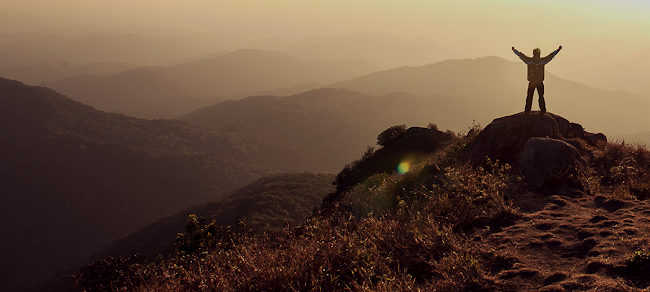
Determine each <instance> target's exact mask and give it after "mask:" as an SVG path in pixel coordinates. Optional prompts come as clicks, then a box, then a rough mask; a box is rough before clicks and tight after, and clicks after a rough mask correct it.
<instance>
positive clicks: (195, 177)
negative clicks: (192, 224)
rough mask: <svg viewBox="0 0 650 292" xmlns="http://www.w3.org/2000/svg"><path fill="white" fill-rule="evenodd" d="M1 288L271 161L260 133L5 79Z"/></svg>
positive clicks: (249, 177) (218, 190) (219, 192)
mask: <svg viewBox="0 0 650 292" xmlns="http://www.w3.org/2000/svg"><path fill="white" fill-rule="evenodd" d="M0 137H2V138H1V140H0V161H1V163H0V195H1V196H2V201H3V202H2V204H0V216H2V219H1V220H0V233H2V234H3V239H2V241H0V270H2V271H3V272H2V273H1V276H0V287H2V288H0V290H5V291H17V290H19V289H20V288H24V287H25V286H28V285H30V284H33V283H34V282H36V281H37V280H40V279H42V278H44V277H46V275H48V274H55V273H57V272H60V271H61V270H63V269H66V268H72V267H74V265H75V264H79V262H78V261H79V260H81V259H82V258H84V257H86V256H88V255H89V254H90V253H92V252H93V251H95V250H97V249H98V248H100V247H102V246H104V245H106V244H108V243H109V242H110V241H111V240H114V239H116V238H117V237H119V236H121V235H122V234H124V233H127V232H130V231H134V230H136V229H137V228H139V227H142V226H144V225H145V224H147V223H150V222H152V221H153V220H155V219H158V218H160V217H162V216H165V215H168V214H171V213H174V212H177V211H180V210H182V209H184V208H187V207H189V206H191V205H194V204H198V203H201V202H205V201H207V200H214V199H218V198H222V197H223V196H225V194H226V192H228V191H231V190H234V189H236V188H237V187H241V186H243V185H245V184H247V183H249V182H251V181H253V180H255V179H257V178H259V177H261V176H262V175H264V174H266V173H268V172H269V171H270V169H268V168H264V167H260V166H258V165H257V164H254V163H252V162H250V161H251V158H250V157H249V156H248V154H247V153H246V152H245V149H246V146H245V145H249V146H255V147H257V146H260V148H264V147H263V146H261V145H259V144H258V143H257V142H258V140H256V139H255V138H250V137H244V136H241V135H240V136H235V135H225V134H220V133H218V132H216V131H214V130H210V129H207V128H205V127H201V126H195V125H191V124H189V123H185V122H181V121H174V120H142V119H136V118H130V117H126V116H123V115H117V114H108V113H104V112H101V111H97V110H95V109H93V108H91V107H89V106H86V105H83V104H81V103H78V102H75V101H72V100H70V99H68V98H66V97H64V96H62V95H60V94H58V93H56V92H54V91H52V90H49V89H47V88H42V87H30V86H26V85H24V84H22V83H19V82H16V81H11V80H6V79H0Z"/></svg>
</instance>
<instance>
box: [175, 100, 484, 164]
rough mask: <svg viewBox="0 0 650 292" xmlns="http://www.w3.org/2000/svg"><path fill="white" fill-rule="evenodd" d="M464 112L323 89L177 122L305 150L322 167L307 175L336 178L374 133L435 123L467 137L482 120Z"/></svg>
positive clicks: (455, 106) (451, 104)
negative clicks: (323, 174)
mask: <svg viewBox="0 0 650 292" xmlns="http://www.w3.org/2000/svg"><path fill="white" fill-rule="evenodd" d="M468 107H469V106H468V105H467V104H466V103H464V102H463V101H462V100H458V99H455V98H451V97H448V96H443V95H431V96H426V97H417V96H413V95H410V94H404V93H393V94H387V95H382V96H371V95H367V94H361V93H358V92H353V91H349V90H344V89H331V88H321V89H315V90H311V91H308V92H304V93H300V94H295V95H292V96H286V97H276V96H252V97H248V98H245V99H241V100H237V101H225V102H221V103H218V104H216V105H214V106H210V107H205V108H202V109H200V110H197V111H195V112H192V113H190V114H187V115H185V116H182V117H180V118H179V119H181V120H184V121H188V122H192V123H197V124H204V125H209V126H216V127H219V128H220V130H223V131H229V132H233V133H251V134H253V133H254V134H257V135H261V136H262V137H267V136H268V137H269V139H275V140H277V141H283V142H286V143H288V144H289V145H291V146H292V147H294V148H295V149H296V152H295V153H296V154H300V153H302V152H303V151H306V150H309V151H310V152H309V153H311V155H312V157H313V158H314V159H316V158H318V161H321V163H322V164H321V165H319V168H318V169H314V170H310V171H321V172H322V171H328V172H334V171H338V170H340V169H341V167H342V166H343V165H345V164H347V163H348V162H350V161H351V160H354V159H355V158H356V157H359V155H360V154H361V153H363V152H364V151H365V150H366V148H367V147H368V146H371V145H375V144H376V142H377V133H380V132H381V131H382V130H384V129H386V128H388V127H390V126H394V125H399V124H411V125H419V126H426V125H427V124H429V123H430V122H431V121H436V123H437V124H438V126H439V127H440V128H441V129H452V130H455V131H466V130H467V129H468V128H469V127H470V126H471V121H472V119H476V117H477V116H480V115H479V114H477V113H476V112H474V111H471V110H469V109H468ZM461 120H462V121H461ZM287 159H292V158H290V157H287Z"/></svg>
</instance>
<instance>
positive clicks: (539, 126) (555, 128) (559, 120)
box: [462, 112, 606, 166]
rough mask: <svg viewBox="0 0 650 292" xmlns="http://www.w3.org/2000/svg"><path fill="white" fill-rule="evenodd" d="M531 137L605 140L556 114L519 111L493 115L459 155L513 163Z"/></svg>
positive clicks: (474, 160) (479, 161) (471, 159)
mask: <svg viewBox="0 0 650 292" xmlns="http://www.w3.org/2000/svg"><path fill="white" fill-rule="evenodd" d="M534 137H541V138H552V139H558V140H563V139H568V138H585V137H589V138H590V139H588V140H589V142H591V143H593V142H595V141H597V140H602V139H604V140H606V138H605V136H604V135H602V134H598V135H594V134H591V133H587V132H585V131H584V130H583V128H582V126H581V125H579V124H575V123H571V122H569V121H568V120H567V119H565V118H563V117H560V116H558V115H555V114H551V113H548V112H547V113H545V114H543V115H540V114H537V113H532V114H525V113H518V114H515V115H511V116H506V117H502V118H498V119H495V120H494V121H492V123H490V124H489V125H487V126H486V127H485V129H483V130H482V131H481V132H480V133H479V134H478V136H477V137H476V138H475V139H474V140H473V141H472V142H470V143H469V144H468V145H467V146H466V147H465V150H464V151H463V154H462V159H463V160H464V161H466V162H468V163H470V164H472V165H474V166H479V165H483V164H485V162H486V161H487V159H488V158H489V159H490V160H492V161H496V160H499V162H500V163H508V164H510V165H514V164H515V163H516V162H517V161H518V160H519V157H520V155H521V153H522V151H523V149H524V146H525V145H526V143H527V142H528V140H530V139H531V138H534Z"/></svg>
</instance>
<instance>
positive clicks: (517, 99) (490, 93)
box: [327, 57, 650, 133]
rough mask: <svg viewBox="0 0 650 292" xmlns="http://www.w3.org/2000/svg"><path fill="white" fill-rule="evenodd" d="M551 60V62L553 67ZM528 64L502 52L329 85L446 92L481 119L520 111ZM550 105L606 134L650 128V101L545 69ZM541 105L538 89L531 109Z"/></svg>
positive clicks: (374, 91) (365, 89) (361, 89)
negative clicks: (649, 126) (590, 84)
mask: <svg viewBox="0 0 650 292" xmlns="http://www.w3.org/2000/svg"><path fill="white" fill-rule="evenodd" d="M552 65H553V63H550V64H549V65H548V66H549V67H552ZM525 70H526V67H525V64H523V63H520V62H512V61H507V60H505V59H502V58H498V57H483V58H477V59H463V60H447V61H442V62H438V63H433V64H428V65H424V66H419V67H400V68H395V69H391V70H386V71H380V72H375V73H371V74H368V75H364V76H361V77H357V78H354V79H351V80H347V81H342V82H337V83H333V84H329V85H327V86H328V87H333V88H345V89H349V90H353V91H358V92H364V93H368V94H372V95H381V94H387V93H391V92H406V93H410V94H414V95H418V96H422V95H428V94H433V93H436V94H444V95H448V96H451V97H454V98H458V99H462V100H464V101H465V102H467V103H468V104H470V105H471V109H472V110H475V111H477V112H480V113H481V114H482V115H483V117H479V118H477V121H478V122H479V123H481V124H487V123H488V122H489V119H486V118H485V117H492V116H504V115H507V114H509V113H513V112H519V111H522V110H523V108H524V104H525V100H526V87H527V84H528V81H526V71H525ZM544 83H545V85H546V86H545V91H546V94H545V97H546V104H547V108H548V110H550V111H553V112H556V113H558V114H560V115H562V116H565V117H568V118H571V119H575V120H580V121H582V122H583V125H584V126H585V127H587V128H597V129H600V131H603V132H606V133H620V131H621V130H624V131H626V132H637V131H644V130H647V129H648V128H647V126H646V125H648V124H650V117H648V115H647V114H646V111H645V109H647V108H650V100H649V99H647V98H644V97H642V96H639V95H634V94H631V93H627V92H623V91H604V90H598V89H595V88H591V87H589V86H587V85H584V84H580V83H577V82H573V81H568V80H565V79H561V78H558V77H557V76H555V75H553V74H550V73H548V72H547V74H546V80H545V81H544ZM536 107H537V94H535V100H534V105H533V108H536Z"/></svg>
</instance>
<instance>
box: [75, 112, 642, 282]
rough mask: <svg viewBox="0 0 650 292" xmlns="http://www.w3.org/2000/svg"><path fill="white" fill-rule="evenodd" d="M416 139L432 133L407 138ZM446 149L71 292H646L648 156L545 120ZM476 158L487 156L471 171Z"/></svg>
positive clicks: (201, 232) (493, 129)
mask: <svg viewBox="0 0 650 292" xmlns="http://www.w3.org/2000/svg"><path fill="white" fill-rule="evenodd" d="M403 130H404V132H405V135H400V134H399V132H400V131H399V130H397V131H396V134H397V135H393V136H391V137H392V139H388V140H386V142H388V143H386V144H385V146H384V148H382V150H386V151H382V152H394V151H397V152H400V151H401V152H402V153H401V156H405V155H407V154H408V153H409V152H410V150H409V147H408V145H404V143H399V142H400V141H402V140H403V139H409V137H410V138H412V137H413V136H412V135H411V134H408V132H409V131H408V130H407V129H403ZM422 131H427V132H431V131H435V130H434V129H429V130H426V129H423V130H417V129H416V131H411V132H414V133H415V132H417V133H420V132H422ZM520 131H523V132H524V133H527V134H526V135H517V134H518V133H521V132H520ZM449 138H451V141H448V143H442V144H432V145H431V148H430V149H429V151H430V154H429V155H428V156H427V157H425V158H421V159H419V160H416V161H412V162H411V164H410V167H407V168H405V169H402V168H401V167H400V168H399V169H400V171H390V172H384V171H382V170H378V169H376V167H375V166H374V165H375V164H376V163H363V162H364V161H366V160H368V159H370V158H373V157H380V156H379V155H380V154H378V153H379V151H378V152H376V153H366V154H365V155H364V157H362V159H361V160H360V161H357V162H355V163H353V166H352V167H353V168H357V167H358V168H366V169H365V170H364V171H361V172H364V173H369V172H373V171H375V173H374V175H371V176H369V177H368V178H367V179H365V180H364V181H362V182H359V183H358V184H356V185H354V186H351V187H348V188H345V189H342V190H339V191H337V193H335V194H332V195H331V196H328V197H327V198H326V200H325V201H324V204H323V206H322V208H321V210H320V214H318V215H316V216H313V217H311V218H309V219H308V220H307V221H306V222H305V223H304V224H302V225H300V226H297V227H289V228H284V229H282V230H280V231H278V232H274V233H270V234H263V235H257V236H256V235H251V234H250V233H247V232H245V231H244V232H238V233H232V232H230V233H219V232H217V233H209V230H212V229H211V227H210V226H209V225H205V226H202V225H200V224H188V229H187V231H186V233H185V235H184V238H188V237H189V236H192V235H196V236H197V237H195V238H197V240H198V242H196V244H195V245H194V246H195V247H198V248H197V249H193V250H185V252H183V253H181V254H180V256H178V257H173V258H170V259H159V260H157V261H155V262H147V261H143V260H142V259H140V258H138V257H127V258H108V259H104V260H101V261H98V262H95V263H93V264H89V265H87V266H85V267H83V268H82V269H80V270H79V273H78V275H77V284H78V285H79V287H82V288H83V289H89V290H95V289H98V290H101V289H105V288H106V287H119V288H120V289H128V290H134V291H151V290H156V291H195V290H197V289H204V290H262V291H271V290H272V291H295V290H305V291H311V290H319V291H321V290H327V291H350V290H352V291H367V290H379V291H412V290H418V289H419V290H425V291H512V292H514V291H645V290H644V289H647V288H648V287H650V281H648V279H650V278H649V276H650V274H649V273H648V267H650V245H649V242H650V239H649V238H648V235H647V232H646V231H647V230H648V228H650V220H647V218H645V217H647V213H648V207H649V204H648V202H647V199H648V198H650V188H649V186H648V181H649V179H650V171H649V169H650V165H649V162H650V152H649V151H648V150H646V149H644V148H641V147H630V146H627V145H624V144H616V143H608V142H607V141H606V138H605V137H604V136H603V135H602V134H592V133H589V132H585V131H584V129H583V128H582V127H581V126H580V125H579V124H575V123H571V122H569V121H568V120H566V119H564V118H562V117H560V116H558V115H554V114H550V113H546V114H545V115H539V114H538V113H537V112H535V113H534V114H532V115H525V114H515V115H511V116H506V117H502V118H499V119H495V120H494V121H493V122H492V123H490V124H489V125H488V126H486V127H485V128H484V129H480V128H478V127H475V128H474V129H473V131H470V132H469V133H468V134H467V135H455V136H453V137H447V138H445V139H449ZM445 139H443V140H445ZM391 141H392V142H391ZM393 145H395V146H393ZM397 145H399V146H397ZM551 146H552V147H556V146H557V147H559V148H556V149H561V150H560V151H548V150H549V148H548V147H551ZM418 147H419V146H418ZM486 148H487V149H486ZM389 149H391V150H389ZM504 150H505V151H504ZM480 153H487V154H482V155H481V156H484V157H483V158H481V159H479V161H475V160H474V159H473V158H472V157H476V155H474V154H480ZM531 153H532V154H531ZM564 154H569V155H564ZM375 155H378V156H375ZM389 156H390V157H394V156H395V155H389ZM486 157H487V158H490V159H484V158H486ZM500 157H507V158H508V159H512V160H510V161H511V162H512V164H501V163H499V162H498V159H499V158H500ZM391 163H393V164H398V163H399V164H401V162H400V161H397V160H396V161H392V162H391ZM396 168H397V166H396V165H394V167H393V169H396ZM535 169H537V171H531V170H535ZM352 173H355V172H354V171H351V172H348V173H345V172H344V173H342V174H340V175H342V176H346V175H348V174H352ZM357 173H358V172H357ZM337 181H343V180H339V179H337ZM538 182H541V183H540V184H538ZM190 222H192V221H191V220H190ZM224 239H225V240H224ZM123 267H130V269H124V268H123Z"/></svg>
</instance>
